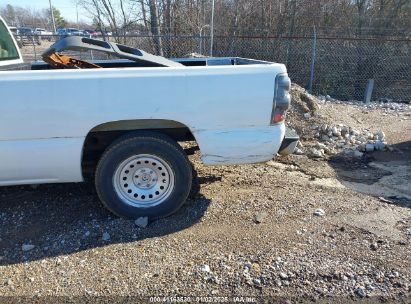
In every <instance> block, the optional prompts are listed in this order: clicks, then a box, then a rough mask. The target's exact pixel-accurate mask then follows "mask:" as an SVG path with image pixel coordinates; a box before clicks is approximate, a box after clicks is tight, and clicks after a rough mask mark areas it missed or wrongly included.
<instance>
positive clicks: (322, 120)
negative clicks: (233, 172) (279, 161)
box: [288, 84, 410, 158]
mask: <svg viewBox="0 0 411 304" xmlns="http://www.w3.org/2000/svg"><path fill="white" fill-rule="evenodd" d="M290 93H291V96H292V103H291V108H290V111H289V121H288V127H290V128H293V129H295V130H296V131H297V133H298V134H299V135H300V137H301V141H302V142H300V143H299V145H298V148H297V149H296V151H295V154H299V155H302V154H306V155H308V156H310V157H313V158H323V157H326V156H327V155H335V154H344V155H346V156H352V157H355V158H361V157H362V156H363V155H364V153H367V152H373V151H383V150H384V151H385V150H386V151H392V148H391V147H390V146H389V145H388V144H387V142H386V138H385V134H384V132H382V131H380V130H376V131H370V130H357V129H355V128H353V127H351V126H348V125H343V124H338V125H335V124H333V122H332V119H329V118H327V117H325V116H322V115H320V114H319V109H320V107H321V104H323V103H326V102H333V103H344V104H350V105H356V106H361V107H373V108H377V107H383V108H386V109H387V110H389V111H393V109H394V110H395V111H407V109H408V108H409V107H410V106H409V105H406V104H395V105H394V104H393V103H384V104H381V105H380V104H376V103H372V104H369V105H362V104H360V103H355V102H341V101H337V100H335V99H332V98H330V97H328V96H327V97H319V98H317V97H315V96H313V95H311V94H309V93H308V92H307V91H306V90H305V89H304V88H302V87H300V86H298V85H296V84H293V85H292V88H291V92H290Z"/></svg>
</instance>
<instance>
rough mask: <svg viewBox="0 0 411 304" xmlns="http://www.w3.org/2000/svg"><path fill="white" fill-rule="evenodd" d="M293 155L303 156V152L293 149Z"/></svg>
mask: <svg viewBox="0 0 411 304" xmlns="http://www.w3.org/2000/svg"><path fill="white" fill-rule="evenodd" d="M294 154H295V155H304V151H303V150H301V149H299V148H295V150H294Z"/></svg>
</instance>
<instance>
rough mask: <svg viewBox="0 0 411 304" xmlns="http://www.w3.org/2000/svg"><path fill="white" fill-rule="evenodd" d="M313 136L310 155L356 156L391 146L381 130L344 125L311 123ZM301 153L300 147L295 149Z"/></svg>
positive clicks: (387, 148) (389, 148) (319, 156)
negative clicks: (366, 129)
mask: <svg viewBox="0 0 411 304" xmlns="http://www.w3.org/2000/svg"><path fill="white" fill-rule="evenodd" d="M312 129H313V130H315V137H316V139H317V140H318V142H317V143H316V144H315V145H314V147H311V148H310V149H309V150H308V152H309V153H308V154H309V155H310V156H312V157H318V158H321V157H324V156H325V155H326V154H327V155H334V154H340V153H344V154H345V155H352V156H354V157H356V158H360V157H362V156H363V154H364V153H365V152H373V151H382V150H391V149H392V148H391V147H390V146H389V145H388V144H387V142H386V141H385V134H384V132H382V131H376V132H369V131H363V132H361V131H358V130H355V129H353V128H351V127H349V126H344V125H341V124H339V125H337V126H332V125H327V124H322V125H313V126H312ZM296 153H297V154H303V153H304V152H303V151H302V149H300V148H299V149H298V150H297V151H296Z"/></svg>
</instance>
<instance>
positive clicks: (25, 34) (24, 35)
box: [17, 27, 41, 46]
mask: <svg viewBox="0 0 411 304" xmlns="http://www.w3.org/2000/svg"><path fill="white" fill-rule="evenodd" d="M17 35H18V36H19V37H20V39H21V45H22V46H24V45H29V44H37V45H41V41H40V36H39V35H37V34H36V33H35V31H34V29H33V28H31V27H19V28H18V29H17Z"/></svg>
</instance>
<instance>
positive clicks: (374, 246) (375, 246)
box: [370, 243, 378, 251]
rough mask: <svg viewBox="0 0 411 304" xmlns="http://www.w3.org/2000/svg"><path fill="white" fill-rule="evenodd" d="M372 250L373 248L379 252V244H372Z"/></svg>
mask: <svg viewBox="0 0 411 304" xmlns="http://www.w3.org/2000/svg"><path fill="white" fill-rule="evenodd" d="M370 248H371V250H374V251H377V250H378V244H377V243H372V244H371V246H370Z"/></svg>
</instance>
